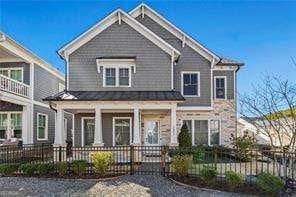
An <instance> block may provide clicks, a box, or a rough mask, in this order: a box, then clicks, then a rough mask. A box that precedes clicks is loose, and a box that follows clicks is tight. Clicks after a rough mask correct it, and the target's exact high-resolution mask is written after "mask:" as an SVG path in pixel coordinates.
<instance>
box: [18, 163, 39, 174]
mask: <svg viewBox="0 0 296 197" xmlns="http://www.w3.org/2000/svg"><path fill="white" fill-rule="evenodd" d="M19 171H21V172H22V173H23V174H25V175H33V174H34V173H35V172H37V165H36V164H22V165H20V167H19Z"/></svg>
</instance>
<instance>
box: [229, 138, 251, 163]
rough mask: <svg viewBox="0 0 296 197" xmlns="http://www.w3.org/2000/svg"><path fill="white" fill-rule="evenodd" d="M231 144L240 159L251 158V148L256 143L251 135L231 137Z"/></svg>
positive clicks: (247, 159) (246, 159)
mask: <svg viewBox="0 0 296 197" xmlns="http://www.w3.org/2000/svg"><path fill="white" fill-rule="evenodd" d="M231 141H232V143H231V144H232V146H233V147H234V148H235V149H236V156H237V158H238V159H239V160H240V161H250V160H251V156H252V155H251V150H250V149H252V148H254V147H255V145H256V140H255V138H254V137H252V136H248V135H244V136H241V137H234V136H233V135H232V137H231Z"/></svg>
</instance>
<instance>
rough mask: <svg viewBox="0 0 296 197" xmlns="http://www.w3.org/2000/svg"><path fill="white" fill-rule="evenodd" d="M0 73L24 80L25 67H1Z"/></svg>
mask: <svg viewBox="0 0 296 197" xmlns="http://www.w3.org/2000/svg"><path fill="white" fill-rule="evenodd" d="M0 74H1V75H4V76H6V77H9V78H11V79H14V80H17V81H20V82H23V68H0Z"/></svg>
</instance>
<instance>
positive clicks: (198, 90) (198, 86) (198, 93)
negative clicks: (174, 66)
mask: <svg viewBox="0 0 296 197" xmlns="http://www.w3.org/2000/svg"><path fill="white" fill-rule="evenodd" d="M184 74H197V95H185V94H184V90H183V89H184V80H183V79H184ZM181 93H182V95H183V96H184V97H200V72H199V71H182V72H181Z"/></svg>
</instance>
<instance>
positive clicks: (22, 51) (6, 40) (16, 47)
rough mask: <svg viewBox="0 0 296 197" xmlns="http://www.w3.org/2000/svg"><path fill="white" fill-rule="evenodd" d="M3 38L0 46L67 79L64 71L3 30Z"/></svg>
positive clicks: (62, 78)
mask: <svg viewBox="0 0 296 197" xmlns="http://www.w3.org/2000/svg"><path fill="white" fill-rule="evenodd" d="M0 34H1V37H2V40H1V42H0V46H1V47H3V48H5V49H6V50H8V51H10V52H11V53H13V54H14V55H16V56H18V57H20V58H22V59H23V60H24V61H25V62H27V63H34V64H37V65H38V66H41V67H42V68H44V69H45V70H46V71H48V72H50V73H51V74H53V75H55V76H56V77H58V78H60V79H61V80H65V76H64V74H63V73H61V72H60V71H58V70H57V69H55V68H54V67H53V66H52V65H50V64H49V63H47V62H46V61H45V60H43V59H41V58H40V57H38V56H37V55H36V54H34V53H33V52H32V51H30V50H29V49H27V48H25V47H23V46H22V45H21V44H19V43H18V42H16V41H15V40H14V39H12V38H11V37H9V36H8V35H6V34H5V33H3V32H0Z"/></svg>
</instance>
